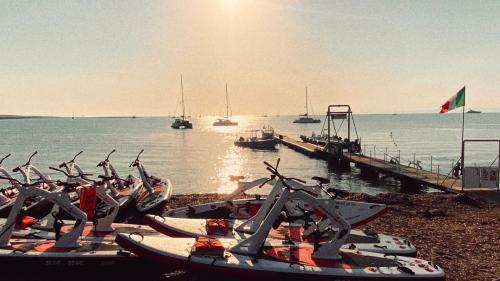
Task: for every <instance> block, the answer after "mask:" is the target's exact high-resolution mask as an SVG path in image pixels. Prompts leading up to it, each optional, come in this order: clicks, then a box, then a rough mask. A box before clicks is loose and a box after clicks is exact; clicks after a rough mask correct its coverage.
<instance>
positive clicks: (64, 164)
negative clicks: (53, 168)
mask: <svg viewBox="0 0 500 281" xmlns="http://www.w3.org/2000/svg"><path fill="white" fill-rule="evenodd" d="M82 153H83V150H82V151H80V152H78V153H77V154H76V155H75V157H73V159H71V160H69V161H68V162H66V161H64V162H62V163H61V164H59V168H62V167H66V166H67V165H68V164H70V163H74V162H75V160H76V157H78V156H79V155H80V154H82Z"/></svg>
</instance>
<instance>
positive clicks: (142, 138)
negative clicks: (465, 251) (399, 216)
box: [0, 113, 500, 194]
mask: <svg viewBox="0 0 500 281" xmlns="http://www.w3.org/2000/svg"><path fill="white" fill-rule="evenodd" d="M295 118H296V117H295V116H282V117H246V116H241V117H235V118H234V119H238V121H239V123H240V125H239V126H237V127H226V128H224V127H213V126H212V122H213V121H214V119H215V118H214V117H203V118H193V119H192V122H193V124H194V129H193V130H174V129H171V128H170V124H171V121H172V119H170V118H166V117H164V118H163V117H156V118H136V119H132V118H76V119H75V120H72V119H71V118H47V119H22V120H0V132H1V136H2V137H1V138H0V154H2V155H5V154H8V153H11V154H12V156H11V158H9V159H8V160H6V161H5V162H4V166H5V167H8V168H13V167H15V166H16V165H19V164H22V163H24V162H25V161H26V160H27V157H28V156H29V155H30V154H31V153H32V152H33V151H35V150H37V151H38V152H39V153H38V155H37V156H35V158H34V159H33V164H34V165H36V166H38V167H39V168H41V169H42V170H44V171H47V172H48V173H50V174H51V175H53V177H56V178H57V177H58V175H57V174H55V173H52V171H50V170H49V169H48V167H49V166H50V165H58V164H59V163H61V162H62V161H64V160H69V159H71V158H72V157H73V155H74V154H76V153H77V152H79V151H80V150H84V151H85V152H84V153H83V154H82V155H81V156H80V157H79V158H78V162H79V164H80V165H81V166H82V167H83V168H84V169H85V170H87V171H90V172H94V173H98V172H100V171H99V170H98V169H97V168H96V164H97V163H98V162H99V161H101V160H103V159H104V158H105V157H106V155H107V153H108V152H109V151H111V150H112V149H113V148H116V150H117V152H116V153H115V154H114V155H113V156H112V157H111V161H112V163H113V164H114V165H115V167H116V168H117V169H118V171H119V172H120V173H121V175H122V177H124V176H126V175H128V174H129V173H135V174H137V173H136V171H135V170H132V169H130V168H129V167H128V165H129V163H130V162H131V161H132V160H133V159H134V158H135V155H136V154H137V153H138V152H139V150H140V149H145V152H144V154H143V156H142V158H141V159H142V161H143V163H144V165H145V166H146V168H147V169H148V170H149V172H150V173H151V174H155V175H158V176H160V177H168V178H170V179H171V180H172V182H173V184H174V193H177V194H180V193H204V192H229V191H231V190H232V189H234V184H233V183H230V182H229V181H228V177H229V175H243V176H245V177H246V178H258V177H262V176H267V175H268V173H267V172H266V170H265V168H264V165H263V164H262V162H263V161H268V162H270V163H273V162H275V161H276V160H277V159H278V158H281V165H280V166H281V171H282V172H284V173H285V174H287V175H289V176H294V177H298V178H303V179H306V180H308V179H310V177H311V176H323V177H329V178H330V179H331V180H332V185H333V186H335V187H337V188H341V189H345V190H350V191H362V192H366V193H370V194H376V193H380V192H397V191H398V190H399V184H398V183H397V182H395V181H391V180H384V181H380V182H376V181H365V180H362V179H360V177H359V171H357V170H356V169H355V168H353V169H352V173H346V172H337V171H335V170H333V169H332V168H330V167H329V166H328V165H327V163H326V162H324V161H321V160H315V159H311V158H308V157H306V156H303V155H301V154H299V153H297V152H295V151H293V150H290V149H288V148H287V147H284V146H278V149H277V150H276V151H254V150H250V149H243V148H237V147H234V145H233V141H234V139H235V138H236V136H237V135H238V134H240V133H241V132H242V131H245V130H250V129H254V128H260V127H262V126H263V125H268V124H269V125H271V126H273V127H274V128H275V130H276V131H277V132H279V133H281V134H287V135H289V136H293V137H297V138H298V136H299V135H300V134H307V135H309V134H311V133H312V132H316V133H318V132H319V131H320V130H321V128H322V126H323V125H322V124H293V123H292V121H293V120H294V119H295ZM461 118H462V116H461V114H445V115H438V114H398V115H355V123H356V129H357V132H358V134H359V135H360V137H361V139H362V143H363V145H364V146H365V153H366V154H367V155H370V154H375V155H376V156H377V157H381V158H383V157H384V153H385V151H386V148H387V152H388V154H389V155H392V156H397V155H398V153H399V151H400V153H401V158H402V163H403V164H407V163H408V161H410V160H413V157H414V156H413V155H414V154H413V153H415V155H416V159H417V160H420V161H422V165H423V166H424V168H427V169H430V162H431V156H432V159H433V160H432V162H433V169H434V170H435V169H437V165H439V166H440V171H441V172H442V173H447V172H448V171H449V170H450V169H451V166H452V163H453V162H454V161H456V160H457V159H458V157H459V156H460V138H461ZM337 125H340V124H339V123H338V124H337ZM346 130H347V127H346V124H343V125H342V126H341V128H340V135H341V136H346ZM465 138H466V139H500V114H496V113H483V114H468V115H466V130H465ZM374 151H375V152H374ZM497 155H498V144H495V143H491V144H473V145H468V146H467V152H466V164H467V165H490V164H491V163H492V162H494V161H496V156H497ZM495 163H496V164H495V165H498V164H497V163H498V162H495Z"/></svg>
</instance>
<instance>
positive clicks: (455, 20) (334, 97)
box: [0, 0, 500, 116]
mask: <svg viewBox="0 0 500 281" xmlns="http://www.w3.org/2000/svg"><path fill="white" fill-rule="evenodd" d="M499 14H500V1H457V0H456V1H424V0H423V1H403V0H398V1H333V0H332V1H330V0H325V1H298V0H295V1H294V0H276V1H273V0H266V1H264V0H262V1H259V0H253V1H251V0H211V1H206V0H178V1H177V0H172V1H167V0H161V1H147V0H144V1H128V0H119V1H111V0H107V1H91V0H89V1H70V0H61V1H44V0H40V1H21V0H19V1H17V0H16V1H0V38H1V42H2V43H1V44H0V85H1V86H0V98H1V99H2V103H0V114H19V115H54V116H71V115H72V114H75V115H76V116H130V115H137V116H166V115H176V114H179V113H180V108H181V107H180V105H179V100H180V92H181V87H180V75H181V74H182V76H183V82H184V96H185V101H186V102H185V104H186V110H187V114H190V115H193V116H198V115H224V113H225V84H226V83H227V84H228V91H229V100H230V104H231V109H232V112H233V114H234V115H247V114H257V115H260V114H269V115H270V114H281V115H285V114H301V113H304V110H305V109H304V107H305V88H306V87H307V88H308V93H309V98H310V105H311V106H312V108H310V109H309V111H310V113H311V111H312V112H313V113H316V114H322V113H323V112H324V111H325V110H326V107H327V105H328V104H350V105H351V107H352V108H353V110H354V112H355V113H396V112H397V113H404V112H438V111H439V108H440V106H441V105H442V104H443V103H444V102H445V101H446V100H447V99H448V98H450V97H451V96H452V95H453V94H455V93H456V92H457V91H458V90H460V89H461V88H462V87H463V86H464V85H465V86H466V107H467V108H474V109H479V110H483V111H500V79H498V77H499V76H498V74H499V73H500V52H499V51H498V50H500V17H499V16H498V15H499Z"/></svg>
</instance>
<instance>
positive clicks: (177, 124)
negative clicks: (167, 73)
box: [171, 74, 193, 129]
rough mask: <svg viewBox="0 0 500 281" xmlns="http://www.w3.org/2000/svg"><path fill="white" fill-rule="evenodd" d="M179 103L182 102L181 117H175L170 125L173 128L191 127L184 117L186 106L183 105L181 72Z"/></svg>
mask: <svg viewBox="0 0 500 281" xmlns="http://www.w3.org/2000/svg"><path fill="white" fill-rule="evenodd" d="M181 103H182V116H181V118H176V119H175V120H174V122H173V123H172V125H171V127H172V128H174V129H192V128H193V124H192V123H191V122H189V120H187V119H186V113H185V111H186V108H185V106H184V86H183V84H182V74H181Z"/></svg>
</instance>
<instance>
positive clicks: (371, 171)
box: [279, 135, 491, 193]
mask: <svg viewBox="0 0 500 281" xmlns="http://www.w3.org/2000/svg"><path fill="white" fill-rule="evenodd" d="M279 141H280V143H281V144H283V145H285V146H287V147H290V148H292V149H293V150H295V151H297V152H300V153H302V154H305V155H307V156H310V157H314V158H320V159H324V160H330V158H331V156H330V155H329V153H328V152H326V151H324V150H323V147H322V146H320V145H315V144H312V143H306V142H302V141H299V140H295V139H293V138H290V137H288V136H284V135H279ZM337 161H340V162H343V163H346V164H347V165H348V167H350V164H351V163H353V164H354V165H355V166H356V167H357V168H359V169H360V171H361V175H362V176H363V177H365V178H372V179H379V178H380V176H389V177H392V178H394V179H397V180H399V181H400V182H401V188H402V189H406V190H416V189H419V188H421V187H422V186H427V187H431V188H435V189H438V190H441V191H447V192H455V193H456V192H462V180H461V179H459V178H454V177H453V176H447V175H444V174H439V173H436V172H431V171H426V170H422V169H417V168H414V167H408V166H405V165H401V164H395V163H391V162H389V161H385V160H384V159H379V158H374V157H368V156H364V155H361V154H352V153H346V152H344V153H343V154H342V156H341V157H340V159H337ZM488 190H491V189H488ZM474 191H478V190H477V189H474Z"/></svg>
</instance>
